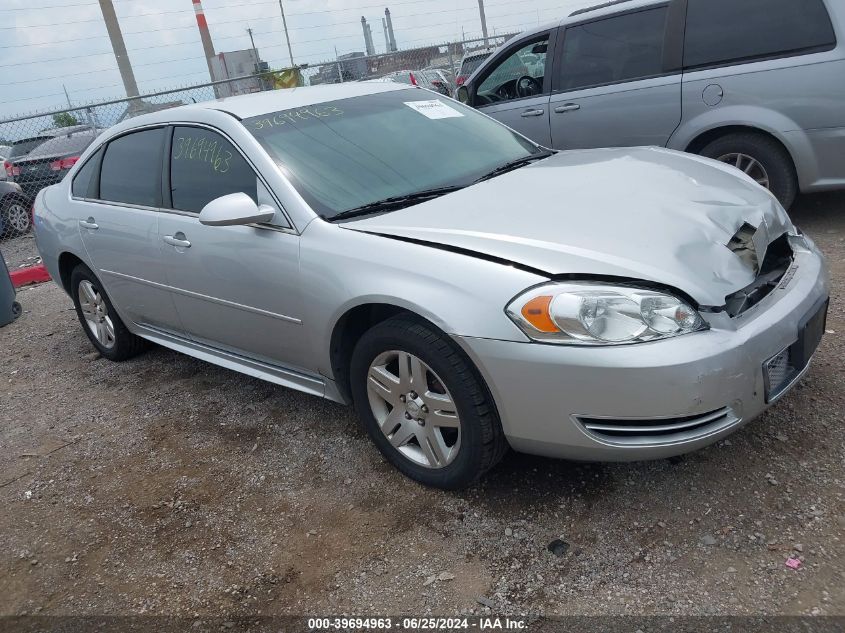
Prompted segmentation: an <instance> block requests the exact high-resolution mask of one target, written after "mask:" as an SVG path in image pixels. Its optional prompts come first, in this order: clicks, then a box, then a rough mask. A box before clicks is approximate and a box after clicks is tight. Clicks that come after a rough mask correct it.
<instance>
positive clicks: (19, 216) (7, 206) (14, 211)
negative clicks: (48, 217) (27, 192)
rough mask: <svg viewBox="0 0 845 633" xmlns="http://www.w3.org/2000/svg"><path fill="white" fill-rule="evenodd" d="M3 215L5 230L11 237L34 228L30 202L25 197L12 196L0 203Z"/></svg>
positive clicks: (0, 210)
mask: <svg viewBox="0 0 845 633" xmlns="http://www.w3.org/2000/svg"><path fill="white" fill-rule="evenodd" d="M0 214H2V216H3V232H4V233H6V235H7V236H9V237H17V236H18V235H24V234H25V233H29V231H30V229H32V213H31V212H30V205H29V203H28V202H27V201H26V200H24V199H23V198H18V197H15V196H13V197H10V198H6V199H5V200H3V202H2V203H0Z"/></svg>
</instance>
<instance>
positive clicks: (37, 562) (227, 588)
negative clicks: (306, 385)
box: [0, 194, 845, 616]
mask: <svg viewBox="0 0 845 633" xmlns="http://www.w3.org/2000/svg"><path fill="white" fill-rule="evenodd" d="M793 217H794V219H795V220H796V223H797V224H798V225H799V226H800V227H801V228H802V229H803V230H804V231H805V232H806V233H808V234H809V235H810V236H811V237H812V238H813V239H815V240H816V241H817V243H818V244H819V245H820V246H821V247H822V249H823V250H824V251H825V253H826V254H827V256H828V261H829V263H830V265H831V268H832V278H833V291H832V302H831V308H830V316H829V320H828V331H829V333H828V335H827V336H826V337H825V339H824V341H823V343H822V345H821V348H820V349H819V351H818V354H817V356H816V359H815V361H814V365H813V367H812V369H811V371H810V372H809V373H808V375H807V377H806V378H805V379H804V380H803V382H802V383H801V384H800V385H799V387H798V388H797V389H795V390H793V392H792V393H791V394H789V395H788V396H787V397H786V398H785V399H784V400H782V401H781V402H780V403H779V404H778V405H777V406H776V407H774V408H773V409H771V410H769V411H768V412H767V413H766V414H765V415H763V416H762V417H761V418H760V419H758V420H757V421H755V422H753V423H751V424H749V425H748V426H746V427H745V428H743V429H742V430H740V431H739V432H737V433H735V434H734V435H732V436H731V437H730V439H729V440H725V441H722V442H719V443H718V444H717V445H714V446H712V447H710V448H708V449H706V450H702V451H700V452H697V453H694V454H691V455H687V456H685V457H682V458H677V459H672V460H667V461H659V462H650V463H635V464H574V463H568V462H564V461H554V460H546V459H539V458H535V457H530V456H524V455H516V454H511V455H510V456H508V457H507V458H506V459H505V461H504V463H503V464H501V465H500V466H499V467H498V468H496V469H495V470H494V471H493V472H492V473H491V474H490V475H489V476H488V477H487V479H486V480H485V481H484V482H483V483H481V484H480V485H478V486H477V487H475V488H473V489H470V490H467V491H463V492H460V493H444V492H440V491H436V490H428V489H425V488H422V487H420V486H419V485H417V484H415V483H413V482H411V481H409V480H407V479H405V478H404V477H403V476H401V475H400V474H399V473H398V472H396V471H395V470H393V468H391V467H390V466H389V465H388V464H387V463H386V462H385V461H384V460H383V459H382V458H381V457H380V455H379V454H378V452H377V451H376V449H375V448H374V447H373V446H372V445H371V444H370V442H369V441H368V440H367V438H366V437H365V436H364V435H363V433H362V432H361V431H360V430H359V428H358V426H357V424H356V422H355V420H354V418H353V416H352V414H351V412H350V411H349V410H347V409H346V408H344V407H341V406H339V405H336V404H332V403H329V402H325V401H322V400H320V399H317V398H314V397H311V396H307V395H303V394H300V393H296V392H294V391H290V390H287V389H284V388H281V387H276V386H274V385H271V384H267V383H263V382H260V381H258V380H255V379H252V378H249V377H246V376H242V375H239V374H236V373H234V372H231V371H227V370H224V369H219V368H217V367H214V366H212V365H209V364H207V363H203V362H200V361H197V360H193V359H191V358H188V357H185V356H180V355H178V354H176V353H173V352H170V351H167V350H164V349H154V350H152V351H150V352H148V353H147V354H145V355H144V356H142V357H139V358H136V359H134V360H132V361H129V362H126V363H122V364H114V363H110V362H108V361H106V360H103V359H100V358H98V357H97V356H96V354H92V353H91V352H92V349H93V348H92V347H91V346H90V344H89V343H88V341H87V339H86V338H85V336H84V335H83V333H82V330H81V329H80V326H79V324H78V323H77V321H76V317H75V314H74V312H73V310H72V306H71V302H70V300H69V299H68V297H67V296H66V295H64V294H63V293H62V292H61V291H60V290H59V289H58V288H57V287H56V286H55V285H53V284H45V285H42V286H38V287H34V288H31V289H26V290H24V291H22V292H20V294H19V300H20V302H21V303H22V304H23V306H24V309H25V313H24V315H23V316H22V317H21V319H20V320H19V321H17V322H16V323H14V324H13V325H10V326H8V327H5V328H3V329H0V403H1V404H0V614H6V615H8V614H35V613H41V614H77V615H79V614H97V615H100V614H168V615H184V616H194V615H195V614H202V615H208V616H211V615H222V614H228V615H231V614H244V615H245V614H253V615H254V614H263V615H271V614H329V613H334V614H336V613H343V612H347V613H359V614H361V613H363V614H379V613H380V614H425V613H438V614H444V615H457V614H460V613H479V614H483V613H489V612H490V611H491V610H492V611H493V612H495V613H496V614H520V615H524V614H529V613H534V614H539V613H545V614H583V615H591V614H677V615H680V614H686V615H693V614H698V615H707V614H756V615H760V614H824V615H845V542H843V535H845V496H844V495H845V425H843V421H845V360H843V359H845V195H841V194H835V195H834V194H831V195H822V196H813V197H806V198H803V199H801V200H800V201H799V203H798V205H797V207H796V208H795V209H794V211H793ZM0 248H5V246H4V245H0ZM555 539H560V540H561V541H563V542H564V544H563V545H560V544H559V545H558V548H557V554H560V555H557V554H555V553H552V552H551V551H550V550H549V548H548V546H549V544H550V543H551V542H552V541H554V540H555ZM790 556H794V557H797V558H799V560H800V561H801V563H802V564H801V566H800V568H799V569H791V568H790V567H788V566H786V565H785V561H786V560H787V559H788V558H789V557H790Z"/></svg>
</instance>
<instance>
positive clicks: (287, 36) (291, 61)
mask: <svg viewBox="0 0 845 633" xmlns="http://www.w3.org/2000/svg"><path fill="white" fill-rule="evenodd" d="M279 9H280V10H281V12H282V27H284V29H285V41H286V42H287V43H288V55H290V65H291V68H293V66H294V63H293V49H292V48H291V47H290V35H288V21H287V19H286V18H285V5H284V4H282V0H279Z"/></svg>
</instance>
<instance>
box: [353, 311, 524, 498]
mask: <svg viewBox="0 0 845 633" xmlns="http://www.w3.org/2000/svg"><path fill="white" fill-rule="evenodd" d="M401 358H404V359H406V360H407V362H408V363H409V364H408V365H406V370H405V373H404V377H405V378H404V379H403V378H402V375H403V372H402V369H400V365H399V363H400V362H401V361H400V359H401ZM390 363H392V365H391V364H390ZM394 368H395V369H394ZM418 369H419V370H420V371H419V373H417V370H418ZM379 372H381V373H379ZM373 376H378V377H379V380H381V384H382V385H385V384H386V385H388V387H389V388H390V389H392V390H393V391H392V393H390V394H387V390H385V389H383V387H379V386H378V383H377V382H376V383H374V382H373V381H372V377H373ZM383 376H387V380H385V379H384V378H383ZM421 376H422V378H420V377H421ZM392 379H395V382H394V381H393V380H392ZM350 380H351V389H352V397H353V401H354V404H355V410H356V411H357V413H358V416H359V417H360V419H361V422H362V424H363V426H364V428H365V430H366V431H367V433H368V434H369V435H370V437H371V438H372V440H373V442H374V443H375V445H376V446H377V447H378V449H379V450H380V451H381V453H382V454H383V455H384V456H385V457H386V458H387V460H388V461H389V462H390V463H391V464H393V465H394V466H395V467H396V468H398V469H399V470H400V471H401V472H403V473H404V474H405V475H407V476H408V477H410V478H411V479H414V480H416V481H418V482H420V483H422V484H425V485H426V486H433V487H436V488H443V489H447V490H454V489H458V488H463V487H465V486H468V485H470V484H472V483H474V482H475V481H477V480H478V479H479V478H481V476H482V475H484V474H485V473H486V472H487V471H488V470H490V469H491V468H493V466H495V465H496V464H497V463H498V462H499V461H500V460H501V459H502V457H503V455H504V454H505V453H506V452H507V448H508V445H507V441H506V440H505V436H504V433H503V431H502V427H501V423H500V421H499V416H498V414H497V412H496V408H495V405H494V403H493V399H492V397H491V395H490V393H489V391H488V389H487V387H486V385H485V384H484V381H483V379H482V378H481V376H480V375H479V374H478V372H477V370H476V369H475V367H473V366H472V364H471V363H470V361H469V360H468V359H467V358H466V357H465V356H464V355H463V354H462V353H461V351H460V349H459V348H458V347H457V346H456V345H455V344H454V342H452V341H451V340H450V339H449V337H448V336H446V335H445V334H443V333H441V332H439V331H436V330H435V329H434V328H433V327H432V326H430V325H429V324H427V323H425V322H423V321H422V320H420V319H418V318H415V317H413V316H412V315H399V316H396V317H393V318H391V319H388V320H387V321H383V322H382V323H379V324H378V325H376V326H374V327H373V328H372V329H370V330H369V331H367V332H366V333H364V335H363V336H362V337H361V339H360V340H359V341H358V343H357V345H356V346H355V349H354V351H353V353H352V361H351V364H350ZM373 385H376V386H375V387H373ZM421 385H422V386H421ZM382 399H383V400H384V401H383V402H382ZM390 402H392V403H393V404H390ZM411 414H413V415H411ZM377 416H378V418H379V419H378V420H377ZM450 417H451V418H452V419H451V420H450V419H448V418H450ZM418 418H419V419H418ZM389 427H392V430H391V429H390V428H389ZM403 433H404V434H405V436H404V437H406V438H409V439H406V440H402V437H403ZM411 433H413V435H410V434H411ZM424 443H425V446H424Z"/></svg>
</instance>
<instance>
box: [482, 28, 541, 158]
mask: <svg viewBox="0 0 845 633" xmlns="http://www.w3.org/2000/svg"><path fill="white" fill-rule="evenodd" d="M549 39H550V36H549V33H544V34H541V35H537V36H534V37H531V38H530V39H529V40H526V41H522V42H519V43H517V44H514V45H513V46H511V47H510V48H509V49H507V50H506V51H504V52H503V53H501V54H500V55H499V56H498V58H497V59H496V60H493V62H492V63H491V64H490V67H489V70H488V71H487V72H486V74H484V75H482V76H480V77H479V78H478V79H477V80H476V82H475V83H476V86H477V87H476V88H475V95H474V97H473V105H475V106H476V107H477V108H478V110H479V111H480V112H483V113H484V114H486V115H488V116H491V117H493V118H494V119H496V120H497V121H501V122H502V123H504V124H505V125H507V126H508V127H510V128H512V129H514V130H516V131H517V132H519V133H521V134H524V135H525V136H527V137H528V138H530V139H531V140H532V141H534V142H535V143H539V144H540V145H544V146H548V145H549V144H550V143H551V136H550V135H549V87H548V85H547V82H546V77H547V76H548V74H547V73H546V66H547V63H546V60H547V58H548V59H551V57H550V56H549V55H547V51H548V48H549Z"/></svg>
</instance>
